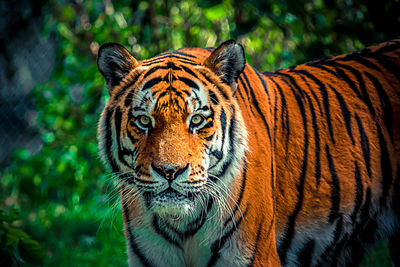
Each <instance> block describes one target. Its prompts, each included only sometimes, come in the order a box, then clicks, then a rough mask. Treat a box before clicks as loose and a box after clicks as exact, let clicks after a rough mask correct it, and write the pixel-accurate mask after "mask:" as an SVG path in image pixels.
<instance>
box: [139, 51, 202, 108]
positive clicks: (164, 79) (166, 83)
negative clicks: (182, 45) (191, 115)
mask: <svg viewBox="0 0 400 267" xmlns="http://www.w3.org/2000/svg"><path fill="white" fill-rule="evenodd" d="M153 61H154V59H153ZM160 61H161V62H160ZM144 62H145V61H144ZM144 62H143V63H144ZM195 66H196V67H198V68H202V67H203V66H201V65H191V66H190V65H187V63H185V62H184V63H182V62H181V60H178V61H177V60H174V58H171V57H166V58H163V59H162V60H156V62H153V63H152V64H149V65H148V66H146V64H143V65H142V66H141V67H140V68H141V71H142V74H141V77H140V78H141V79H139V80H140V81H139V80H138V83H136V89H137V90H135V91H136V93H135V94H134V95H132V96H131V98H132V100H133V101H132V105H133V107H142V108H145V109H147V110H148V109H152V110H154V111H156V112H161V111H165V110H170V109H172V110H175V111H180V112H185V113H186V112H190V111H191V110H192V111H193V110H194V109H196V108H199V107H201V106H204V105H205V104H206V103H207V94H206V90H205V85H204V84H203V83H202V82H201V81H200V80H199V78H198V75H197V74H196V68H194V67H195Z"/></svg>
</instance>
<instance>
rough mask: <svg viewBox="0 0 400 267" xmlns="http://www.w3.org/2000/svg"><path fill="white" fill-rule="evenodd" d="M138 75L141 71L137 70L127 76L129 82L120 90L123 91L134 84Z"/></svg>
mask: <svg viewBox="0 0 400 267" xmlns="http://www.w3.org/2000/svg"><path fill="white" fill-rule="evenodd" d="M140 75H142V72H138V71H137V72H135V74H134V75H133V76H132V77H130V78H129V80H130V82H129V83H128V84H127V85H125V86H124V88H123V89H122V90H121V91H125V90H126V89H129V88H130V87H131V86H132V85H134V84H135V83H136V82H137V79H138V78H139V76H140ZM116 100H117V99H116Z"/></svg>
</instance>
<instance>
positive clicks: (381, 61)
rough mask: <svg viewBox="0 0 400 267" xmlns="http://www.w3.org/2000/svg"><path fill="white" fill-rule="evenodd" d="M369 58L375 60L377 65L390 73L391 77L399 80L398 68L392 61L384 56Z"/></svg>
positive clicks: (399, 71)
mask: <svg viewBox="0 0 400 267" xmlns="http://www.w3.org/2000/svg"><path fill="white" fill-rule="evenodd" d="M371 57H372V58H373V59H375V60H377V61H378V63H379V64H381V65H382V67H384V68H385V69H387V70H388V71H389V72H390V73H392V74H393V76H394V77H395V78H396V79H397V80H400V67H399V66H398V65H396V64H395V63H394V62H393V61H391V60H390V59H389V58H388V57H387V56H385V55H372V56H371ZM385 73H387V72H385Z"/></svg>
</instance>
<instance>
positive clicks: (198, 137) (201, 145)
mask: <svg viewBox="0 0 400 267" xmlns="http://www.w3.org/2000/svg"><path fill="white" fill-rule="evenodd" d="M98 67H99V70H100V72H101V74H102V75H103V76H104V77H105V79H106V82H107V89H108V91H109V94H110V99H109V101H108V103H107V105H106V107H105V108H104V110H103V112H102V115H101V119H100V122H99V127H98V140H99V151H100V156H101V158H102V160H103V162H104V163H105V164H106V165H107V166H108V167H110V168H111V170H112V172H113V173H114V174H115V175H116V176H117V177H118V178H119V180H120V181H121V182H122V183H123V184H124V186H126V187H128V188H131V190H130V193H129V194H130V195H132V197H133V195H135V196H137V197H138V199H141V200H142V201H143V203H145V205H146V206H147V209H149V210H151V211H152V212H155V213H157V214H160V215H165V216H175V217H177V216H178V217H179V216H187V215H193V214H194V213H195V212H197V211H198V210H199V208H200V207H201V206H204V203H205V201H208V200H209V199H212V198H214V199H215V198H220V197H221V196H223V195H226V194H228V193H227V192H229V185H230V184H231V183H232V180H233V179H234V177H235V175H236V174H237V173H238V171H239V169H240V168H241V166H242V164H243V161H244V157H245V151H246V149H247V138H246V137H247V136H246V129H245V126H244V123H243V120H242V117H241V114H240V111H239V107H238V105H237V101H236V98H235V96H234V93H235V90H236V87H237V79H238V76H239V75H240V73H241V72H242V71H243V70H244V67H245V57H244V51H243V47H242V46H241V45H240V44H237V43H236V42H234V41H226V42H224V43H223V44H221V45H220V46H219V47H218V48H216V49H215V50H213V52H212V53H210V51H208V50H206V49H181V50H177V51H173V52H168V53H164V54H161V55H159V56H157V57H155V58H152V59H148V60H143V61H138V60H136V59H135V58H134V57H133V56H132V55H131V54H130V53H129V52H128V51H127V50H126V49H125V48H124V47H122V46H121V45H119V44H116V43H108V44H104V45H103V46H101V47H100V49H99V52H98ZM138 201H140V200H138Z"/></svg>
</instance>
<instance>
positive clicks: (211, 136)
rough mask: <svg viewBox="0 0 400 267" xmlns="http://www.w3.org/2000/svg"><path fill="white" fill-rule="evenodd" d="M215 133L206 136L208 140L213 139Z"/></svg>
mask: <svg viewBox="0 0 400 267" xmlns="http://www.w3.org/2000/svg"><path fill="white" fill-rule="evenodd" d="M214 135H215V133H213V134H211V135H210V136H207V137H205V138H204V139H205V140H206V141H211V140H212V139H213V138H214Z"/></svg>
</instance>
